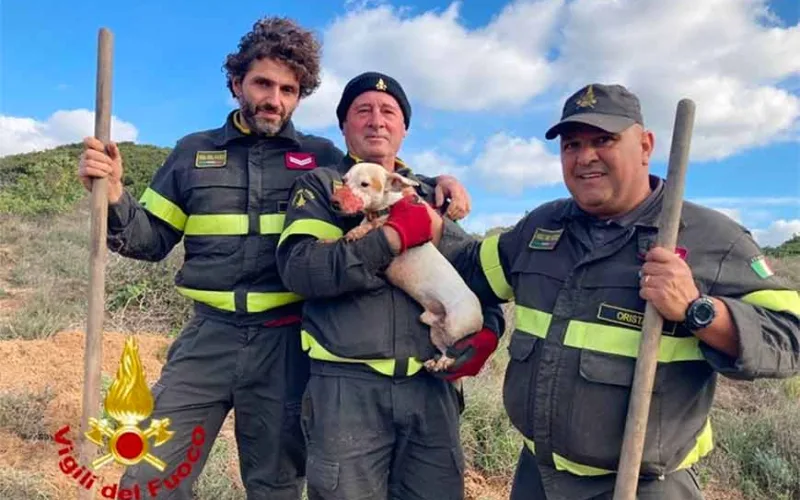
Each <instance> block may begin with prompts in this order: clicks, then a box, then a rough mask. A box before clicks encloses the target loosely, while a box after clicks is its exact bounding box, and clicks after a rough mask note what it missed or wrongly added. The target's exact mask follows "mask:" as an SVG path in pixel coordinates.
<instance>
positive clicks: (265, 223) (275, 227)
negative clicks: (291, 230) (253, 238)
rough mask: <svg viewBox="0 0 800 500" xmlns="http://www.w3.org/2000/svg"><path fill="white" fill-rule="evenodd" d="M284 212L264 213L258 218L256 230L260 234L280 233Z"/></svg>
mask: <svg viewBox="0 0 800 500" xmlns="http://www.w3.org/2000/svg"><path fill="white" fill-rule="evenodd" d="M285 220H286V214H265V215H262V216H260V217H259V218H258V232H259V233H261V234H281V231H283V222H284V221H285Z"/></svg>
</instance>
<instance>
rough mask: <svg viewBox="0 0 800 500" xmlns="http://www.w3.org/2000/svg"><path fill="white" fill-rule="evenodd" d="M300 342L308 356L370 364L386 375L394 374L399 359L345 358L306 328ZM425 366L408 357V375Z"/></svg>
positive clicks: (301, 333) (340, 361)
mask: <svg viewBox="0 0 800 500" xmlns="http://www.w3.org/2000/svg"><path fill="white" fill-rule="evenodd" d="M300 343H301V346H302V348H303V350H304V351H308V357H310V358H311V359H318V360H320V361H332V362H335V363H363V364H365V365H368V366H369V367H371V368H372V369H373V370H375V371H377V372H378V373H381V374H383V375H386V376H389V377H390V376H392V375H394V369H395V365H396V364H397V361H396V360H394V359H355V358H343V357H341V356H337V355H336V354H333V353H332V352H330V351H329V350H327V349H325V347H323V346H322V344H320V343H319V342H317V339H315V338H314V337H313V336H312V335H311V334H310V333H308V332H307V331H306V330H302V331H301V332H300ZM422 367H423V364H422V362H421V361H419V360H418V359H416V358H409V359H408V368H407V369H406V376H411V375H414V374H415V373H417V372H418V371H420V370H421V369H422Z"/></svg>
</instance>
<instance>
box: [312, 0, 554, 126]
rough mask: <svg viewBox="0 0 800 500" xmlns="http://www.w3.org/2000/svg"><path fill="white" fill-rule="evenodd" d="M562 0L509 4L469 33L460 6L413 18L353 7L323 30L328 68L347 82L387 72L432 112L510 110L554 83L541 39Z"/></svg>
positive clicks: (390, 11)
mask: <svg viewBox="0 0 800 500" xmlns="http://www.w3.org/2000/svg"><path fill="white" fill-rule="evenodd" d="M562 3H563V0H541V1H537V2H517V3H512V4H509V5H507V6H506V7H505V8H504V9H503V10H502V11H501V12H500V13H499V14H498V15H497V16H496V17H495V18H494V19H493V20H492V21H491V22H490V23H489V24H488V25H486V26H485V27H481V28H476V29H472V30H470V29H468V28H466V27H465V26H464V25H463V24H462V21H461V19H460V18H459V7H460V4H459V3H452V4H450V5H449V6H448V7H447V8H446V9H445V10H443V11H441V12H436V11H427V12H423V13H421V14H419V15H416V16H411V15H408V10H407V9H400V8H393V7H391V6H386V5H380V6H378V7H375V8H360V9H356V10H353V11H350V12H348V13H347V14H345V15H344V16H342V17H340V18H337V19H336V20H335V21H334V22H333V24H332V25H331V26H330V27H329V28H328V29H327V30H326V33H325V37H324V47H325V61H326V67H328V68H329V69H330V70H331V71H332V72H333V73H335V74H336V75H345V76H344V77H343V79H344V80H345V81H346V80H347V79H349V78H352V77H353V76H355V75H357V74H359V73H361V72H364V71H370V70H376V71H382V72H385V73H387V74H390V75H392V76H394V77H396V78H397V79H398V80H399V81H400V82H402V84H403V87H404V89H405V90H406V92H407V93H408V94H409V96H410V99H411V100H412V102H423V103H425V104H427V105H428V106H430V107H433V108H437V109H445V110H471V111H474V110H484V109H491V108H493V107H495V106H505V107H508V108H512V107H514V106H515V105H517V104H519V103H520V102H524V101H526V100H528V99H530V98H531V97H533V96H535V95H537V94H538V93H540V92H542V91H543V90H544V89H545V88H546V87H547V85H548V84H549V83H550V81H551V80H552V76H553V75H552V74H551V71H550V69H549V64H548V62H547V59H546V57H545V54H546V48H547V47H546V45H547V43H546V42H547V41H548V40H549V38H550V33H551V30H552V29H553V28H555V22H554V19H555V17H556V15H557V13H558V12H559V8H560V6H561V4H562Z"/></svg>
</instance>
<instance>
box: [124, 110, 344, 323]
mask: <svg viewBox="0 0 800 500" xmlns="http://www.w3.org/2000/svg"><path fill="white" fill-rule="evenodd" d="M341 158H342V152H341V151H339V149H337V148H336V147H335V146H334V145H333V143H331V142H330V141H329V140H327V139H323V138H320V137H315V136H311V135H304V134H301V133H299V132H297V131H295V129H294V127H293V125H292V123H291V122H288V123H287V124H286V126H285V127H284V128H283V130H281V132H280V133H278V134H277V135H276V136H274V137H264V136H260V135H256V134H251V133H250V130H249V129H248V128H247V127H246V126H245V124H244V123H243V121H242V120H241V117H240V114H239V112H238V111H234V112H232V113H231V114H229V115H228V118H227V120H226V122H225V124H224V125H223V126H222V127H220V128H218V129H214V130H208V131H203V132H198V133H194V134H191V135H188V136H186V137H184V138H182V139H181V140H180V141H179V142H178V143H177V145H176V147H175V148H174V150H173V151H172V153H171V154H170V155H169V157H168V158H167V160H166V162H165V163H164V165H163V166H162V167H161V168H160V169H159V170H158V171H157V172H156V174H155V176H154V178H153V180H152V183H151V184H150V186H149V187H148V188H147V190H146V191H145V192H144V194H143V195H142V197H141V200H140V202H138V203H137V202H136V201H135V200H134V199H133V198H132V197H131V196H130V195H129V194H128V193H125V194H124V195H123V197H122V199H121V200H120V202H119V203H118V204H115V205H113V206H110V207H109V224H108V229H109V237H108V245H109V248H110V249H111V250H113V251H116V252H119V253H120V254H122V255H124V256H127V257H132V258H135V259H141V260H150V261H158V260H161V259H163V258H164V257H165V256H166V255H167V254H168V253H169V252H170V250H171V249H172V248H173V247H174V246H175V244H177V243H178V241H180V239H181V237H183V238H184V248H185V260H184V263H183V266H182V268H181V269H180V271H179V272H178V274H177V275H176V278H175V283H176V285H177V288H178V291H179V292H180V293H181V294H183V295H185V296H187V297H189V298H191V299H193V300H195V301H196V302H197V303H199V304H201V305H203V306H206V307H204V310H207V311H210V312H211V313H219V314H221V315H222V316H227V315H237V316H238V315H242V314H244V315H246V316H245V317H254V316H252V315H253V314H255V315H256V316H258V317H264V316H266V317H271V316H279V315H281V314H284V313H286V312H287V311H288V310H289V309H291V308H294V309H297V310H298V311H299V309H298V307H299V301H300V300H301V299H300V297H299V296H298V295H296V294H294V293H291V292H289V291H287V290H286V289H285V288H284V286H283V284H282V283H281V280H280V277H279V275H278V270H277V267H276V264H275V249H276V247H277V243H278V237H279V235H280V233H281V231H282V229H283V223H284V217H285V214H286V207H287V205H288V200H289V193H290V191H291V188H292V184H293V183H294V181H295V179H296V178H297V177H299V176H300V175H302V174H304V173H306V172H307V171H308V170H310V169H313V168H315V167H317V166H324V165H331V166H334V165H337V164H338V163H339V162H340V161H341Z"/></svg>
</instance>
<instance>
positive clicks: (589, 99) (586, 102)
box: [575, 85, 597, 108]
mask: <svg viewBox="0 0 800 500" xmlns="http://www.w3.org/2000/svg"><path fill="white" fill-rule="evenodd" d="M595 104H597V98H596V97H595V96H594V88H593V87H592V86H591V85H589V88H588V89H586V93H585V94H583V95H582V96H581V98H580V99H578V101H577V102H576V103H575V105H576V106H577V107H579V108H593V107H594V105H595Z"/></svg>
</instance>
